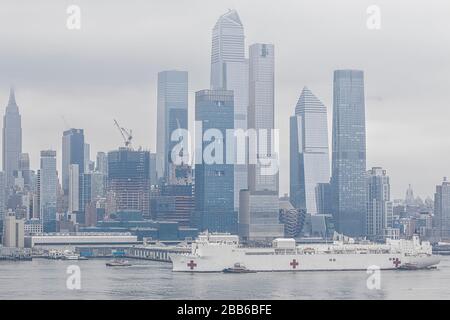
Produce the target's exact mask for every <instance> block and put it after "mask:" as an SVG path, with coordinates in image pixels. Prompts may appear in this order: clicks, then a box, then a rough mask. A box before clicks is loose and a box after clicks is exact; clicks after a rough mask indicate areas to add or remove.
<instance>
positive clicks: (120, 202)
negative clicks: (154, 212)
mask: <svg viewBox="0 0 450 320" xmlns="http://www.w3.org/2000/svg"><path fill="white" fill-rule="evenodd" d="M149 158H150V152H148V151H140V150H131V149H129V148H119V150H114V151H110V152H108V183H107V185H108V187H107V190H108V191H109V192H111V193H112V195H113V197H114V199H115V205H116V210H137V211H139V212H141V214H142V215H143V216H145V217H148V216H149V213H150V212H149V196H150V179H149V173H148V172H149V162H150V161H149Z"/></svg>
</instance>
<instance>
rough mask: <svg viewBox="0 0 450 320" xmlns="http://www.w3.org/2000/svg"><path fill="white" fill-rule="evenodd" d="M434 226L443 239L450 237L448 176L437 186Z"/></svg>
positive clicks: (449, 186)
mask: <svg viewBox="0 0 450 320" xmlns="http://www.w3.org/2000/svg"><path fill="white" fill-rule="evenodd" d="M433 227H434V228H435V230H436V231H437V234H438V236H439V237H440V238H441V239H447V240H448V239H450V182H449V181H448V180H447V178H444V180H443V181H442V183H441V184H440V185H437V186H436V193H435V194H434V218H433Z"/></svg>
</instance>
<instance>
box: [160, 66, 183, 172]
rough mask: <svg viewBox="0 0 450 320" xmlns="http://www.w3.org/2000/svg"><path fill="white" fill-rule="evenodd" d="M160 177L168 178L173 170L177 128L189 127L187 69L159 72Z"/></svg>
mask: <svg viewBox="0 0 450 320" xmlns="http://www.w3.org/2000/svg"><path fill="white" fill-rule="evenodd" d="M157 108H158V110H157V113H158V114H157V117H158V122H157V133H158V134H157V146H156V148H157V152H156V161H157V162H156V170H157V173H158V178H159V179H161V178H163V179H165V180H167V177H168V176H169V170H171V156H170V154H171V151H172V148H173V146H174V145H175V144H177V143H178V141H171V135H172V133H173V132H174V131H175V130H176V129H187V128H188V73H187V72H186V71H176V70H171V71H162V72H159V73H158V106H157Z"/></svg>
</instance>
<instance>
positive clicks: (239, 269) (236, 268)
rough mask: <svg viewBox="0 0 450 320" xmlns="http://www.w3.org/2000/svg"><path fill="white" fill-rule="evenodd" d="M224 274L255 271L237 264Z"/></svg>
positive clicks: (227, 269)
mask: <svg viewBox="0 0 450 320" xmlns="http://www.w3.org/2000/svg"><path fill="white" fill-rule="evenodd" d="M223 272H224V273H255V272H256V271H254V270H248V269H247V268H246V267H245V266H244V265H243V264H240V263H235V264H234V266H233V267H231V268H226V269H224V270H223Z"/></svg>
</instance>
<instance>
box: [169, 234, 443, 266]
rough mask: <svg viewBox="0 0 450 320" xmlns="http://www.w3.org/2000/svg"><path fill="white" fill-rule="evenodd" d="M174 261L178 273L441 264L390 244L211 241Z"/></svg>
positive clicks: (425, 254) (428, 254) (422, 253)
mask: <svg viewBox="0 0 450 320" xmlns="http://www.w3.org/2000/svg"><path fill="white" fill-rule="evenodd" d="M280 240H283V239H280ZM406 244H407V245H409V243H406ZM408 248H409V247H408ZM421 248H422V247H421ZM409 249H410V248H409ZM170 258H171V260H172V265H173V271H176V272H222V271H223V270H224V269H227V268H232V267H233V266H234V265H235V264H240V265H244V266H245V268H246V269H247V270H250V271H259V272H261V271H265V272H272V271H338V270H367V269H368V268H379V269H380V270H389V269H423V268H429V267H432V266H435V265H437V264H438V263H439V260H440V259H439V257H437V256H433V255H431V252H428V247H427V248H426V250H425V251H424V250H422V251H417V250H416V251H411V250H409V251H408V250H400V249H398V248H391V247H389V246H386V245H380V246H378V245H369V246H368V245H365V246H358V245H349V246H342V245H340V246H339V245H323V244H322V245H317V246H315V247H314V248H305V247H304V246H295V242H294V245H293V247H292V248H285V249H283V248H281V249H280V248H243V247H240V246H239V245H238V244H237V242H236V243H220V242H219V243H214V242H210V241H209V238H208V241H205V240H204V239H203V240H202V241H197V242H196V243H195V244H193V249H192V253H191V254H183V255H182V254H173V255H171V256H170Z"/></svg>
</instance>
